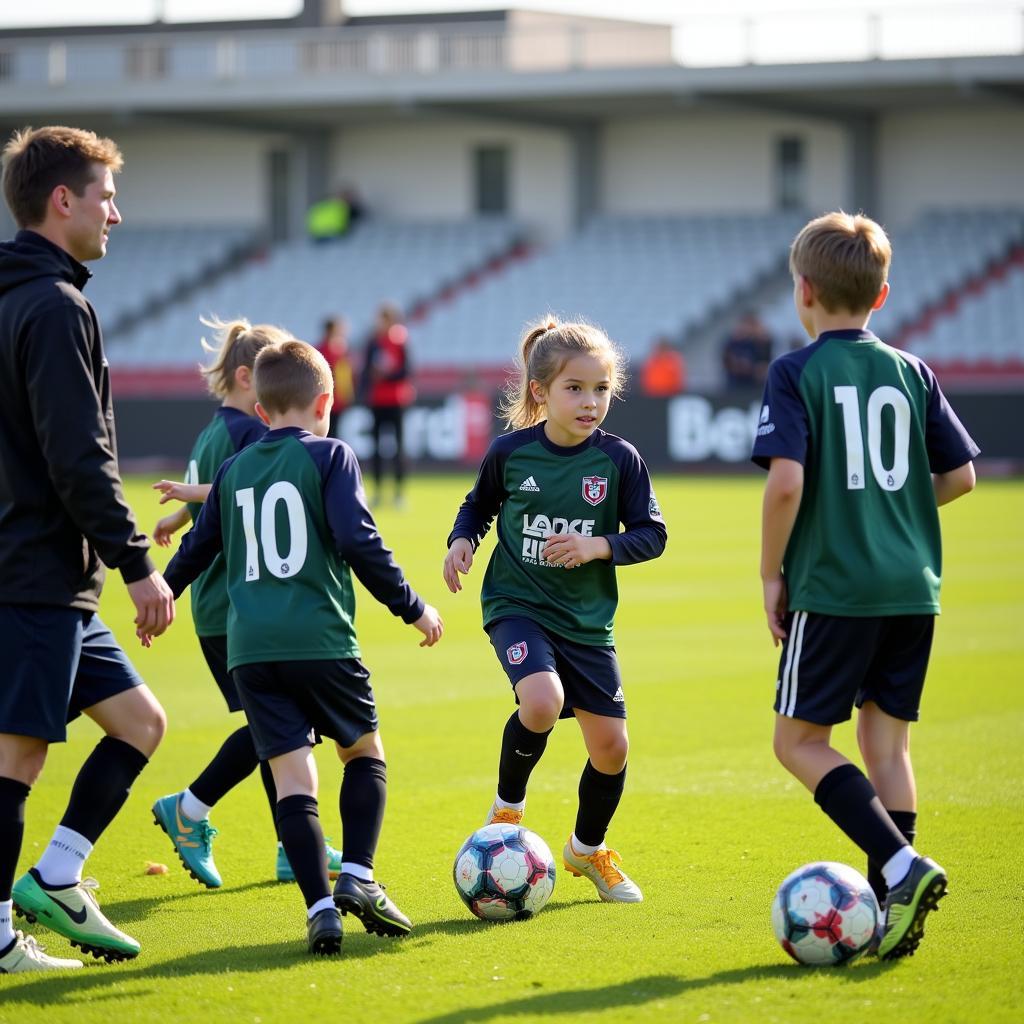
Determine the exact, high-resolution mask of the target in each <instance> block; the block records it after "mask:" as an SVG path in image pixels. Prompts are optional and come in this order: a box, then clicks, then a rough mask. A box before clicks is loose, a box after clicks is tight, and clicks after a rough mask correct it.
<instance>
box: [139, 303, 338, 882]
mask: <svg viewBox="0 0 1024 1024" xmlns="http://www.w3.org/2000/svg"><path fill="white" fill-rule="evenodd" d="M203 323H204V324H206V326H207V327H211V328H213V331H214V338H215V339H216V342H217V344H216V345H215V346H214V345H209V344H208V343H207V342H206V340H205V339H203V347H204V348H205V349H206V350H207V351H208V352H212V353H213V354H214V356H215V358H214V360H213V362H212V363H211V364H210V365H209V366H205V367H202V368H201V373H202V374H203V376H204V377H205V378H206V384H207V387H208V388H209V391H210V393H211V394H212V395H214V396H215V397H217V398H219V399H221V405H220V407H219V408H218V409H217V411H216V412H215V413H214V414H213V419H212V420H211V421H210V423H209V424H208V425H207V426H206V427H205V428H204V429H203V431H202V433H200V435H199V437H198V438H196V443H195V444H194V445H193V446H192V453H191V455H190V456H189V461H188V473H187V474H186V481H185V482H184V483H179V482H177V481H172V480H160V481H159V482H158V483H156V484H154V485H153V486H154V488H155V489H156V490H159V491H161V492H162V493H163V497H162V498H161V499H160V503H161V504H163V503H164V502H166V501H170V500H172V499H178V500H180V501H183V502H187V504H183V505H182V506H181V507H180V508H179V509H178V510H177V511H175V512H172V513H170V515H166V516H164V517H163V518H162V519H160V521H159V522H158V523H157V524H156V526H155V527H154V529H153V539H154V540H155V541H156V543H157V544H160V545H162V546H163V547H167V546H169V545H170V543H171V536H172V535H173V534H174V533H175V532H176V531H177V530H180V529H181V528H182V527H184V526H186V525H187V524H189V523H191V522H194V521H195V520H196V519H197V518H198V516H199V512H200V509H202V507H203V502H204V501H205V500H206V496H207V494H209V493H210V482H211V481H212V480H213V477H214V474H215V473H216V472H217V470H218V469H220V467H221V464H222V463H223V462H224V461H225V460H226V459H228V458H230V457H231V456H232V455H234V454H235V453H236V452H240V451H241V450H242V449H243V448H245V447H247V446H248V445H250V444H252V443H253V442H254V441H258V440H259V439H260V438H261V437H262V436H263V435H264V434H265V433H266V432H267V426H266V424H265V423H264V422H263V421H262V420H261V419H260V418H259V417H258V416H257V415H256V388H255V384H254V382H253V375H252V371H253V364H254V363H255V361H256V356H257V355H259V353H260V351H261V350H262V349H263V348H265V347H266V346H267V345H271V344H277V343H280V342H282V341H287V340H288V339H289V338H290V337H291V335H289V334H288V333H287V332H286V331H283V330H281V328H279V327H273V326H271V325H270V324H256V325H255V326H254V325H252V324H250V323H249V322H248V321H247V320H242V319H238V320H231V321H227V322H225V321H221V320H218V319H216V318H214V319H211V320H203ZM190 596H191V598H192V623H193V625H194V627H195V631H196V635H197V637H198V638H199V646H200V648H201V650H202V652H203V657H204V658H205V660H206V664H207V666H208V667H209V669H210V674H211V675H212V676H213V678H214V681H215V682H216V684H217V687H218V689H219V690H220V692H221V695H222V696H223V697H224V700H225V702H226V703H227V706H228V711H231V712H234V711H241V710H242V699H241V697H239V695H238V688H237V687H236V686H235V684H234V682H233V681H232V679H231V675H230V673H229V672H228V660H227V659H228V638H227V620H228V590H227V579H226V576H225V571H224V559H223V557H218V558H215V559H214V562H213V564H212V565H211V566H210V568H209V569H207V570H206V571H205V572H203V573H202V575H200V576H199V578H198V579H197V580H195V582H194V583H193V584H192V586H191V588H190ZM257 765H259V769H260V777H261V779H262V782H263V789H264V791H265V792H266V795H267V800H268V801H269V803H270V813H271V816H273V814H274V809H275V808H276V806H277V793H276V792H275V790H274V779H273V776H272V775H271V773H270V767H269V765H267V763H266V762H265V761H260V760H259V759H258V758H257V757H256V748H255V746H254V745H253V739H252V732H251V730H250V729H249V727H248V725H243V726H242V727H241V728H239V729H236V730H235V731H234V732H232V733H231V735H230V736H228V737H227V739H226V740H225V741H224V742H223V744H221V747H220V749H219V750H218V751H217V753H216V754H215V755H214V757H213V759H212V760H211V761H210V762H209V764H207V765H206V766H205V767H204V768H203V770H202V771H201V772H200V773H199V775H198V776H197V777H196V779H195V781H193V782H192V783H191V784H190V785H189V786H188V787H186V788H185V789H184V790H182V791H181V792H178V793H169V794H168V795H167V796H163V797H160V799H159V800H157V801H156V802H155V803H154V804H153V820H154V821H155V822H156V824H157V825H158V826H159V827H160V828H162V829H163V830H164V832H166V833H167V835H168V836H169V837H170V840H171V842H172V843H173V844H174V850H175V853H177V855H178V857H179V858H180V860H181V862H182V864H183V865H184V867H185V869H186V870H187V871H188V873H189V874H190V875H191V876H192V877H193V878H194V879H195V880H196V881H197V882H199V883H200V884H201V885H205V886H206V887H207V888H208V889H218V888H220V886H221V884H222V881H221V876H220V872H219V871H218V870H217V865H216V864H215V863H214V859H213V837H214V836H216V835H217V829H215V828H214V827H213V826H212V825H211V824H210V811H211V810H212V809H213V807H214V806H215V805H216V804H217V803H218V802H219V801H220V799H221V798H222V797H223V796H225V795H226V794H227V793H228V792H230V791H231V790H232V789H234V787H235V786H237V785H238V784H239V783H240V782H242V781H243V779H246V778H248V777H249V776H250V775H251V774H252V773H253V771H254V770H255V769H256V766H257ZM325 854H326V856H327V865H328V873H329V874H330V876H331V877H332V878H337V876H338V873H339V872H340V870H341V853H340V852H339V851H338V850H335V849H334V848H333V847H332V846H331V845H330V842H329V841H328V843H327V844H326V848H325ZM276 874H277V879H278V881H281V882H287V881H294V880H295V874H294V872H293V871H292V869H291V865H290V864H289V863H288V858H287V857H286V856H285V852H284V847H283V846H282V845H281V842H280V840H278V842H277V864H276Z"/></svg>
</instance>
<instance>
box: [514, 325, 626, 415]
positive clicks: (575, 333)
mask: <svg viewBox="0 0 1024 1024" xmlns="http://www.w3.org/2000/svg"><path fill="white" fill-rule="evenodd" d="M583 355H586V356H594V357H596V358H597V359H600V360H603V361H604V363H605V365H606V366H607V367H608V377H609V379H610V380H611V392H612V397H613V398H617V397H619V395H621V394H622V389H623V386H624V385H625V381H626V375H625V370H624V368H623V363H624V360H623V356H622V353H621V352H620V351H619V349H618V348H616V346H615V345H614V344H612V342H611V340H610V339H609V337H608V335H607V334H605V333H604V331H602V330H601V329H600V328H599V327H594V326H593V324H588V323H580V322H573V323H563V322H561V321H559V320H557V319H556V318H555V317H553V316H546V317H544V319H543V320H540V321H538V322H537V323H536V324H534V325H532V326H531V327H529V328H528V329H527V331H526V334H525V335H523V340H522V341H521V342H520V344H519V359H518V370H519V372H518V374H517V376H516V378H515V379H513V380H512V381H510V382H509V385H508V387H507V388H506V390H505V395H504V397H503V399H502V402H501V406H500V410H499V411H500V412H501V415H502V416H503V417H504V418H505V423H506V425H507V426H509V427H512V428H515V429H518V428H521V427H532V426H534V425H535V424H537V423H540V421H541V420H542V419H543V418H544V407H543V405H541V404H540V403H539V402H538V401H537V400H536V399H535V398H534V397H533V392H532V391H531V390H530V381H531V380H535V381H537V382H538V383H539V384H542V385H543V386H544V387H545V388H547V387H550V386H551V383H552V381H554V379H555V378H556V377H557V376H558V375H559V374H560V373H561V372H562V370H563V368H564V367H565V364H566V363H567V362H569V360H570V359H572V358H573V357H574V356H583Z"/></svg>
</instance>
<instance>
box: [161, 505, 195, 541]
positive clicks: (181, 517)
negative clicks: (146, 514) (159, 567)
mask: <svg viewBox="0 0 1024 1024" xmlns="http://www.w3.org/2000/svg"><path fill="white" fill-rule="evenodd" d="M191 519H192V516H191V515H190V514H189V511H188V506H187V505H182V506H181V508H179V509H177V510H176V511H174V512H171V513H170V515H166V516H164V517H163V518H162V519H159V520H157V524H156V526H154V527H153V540H154V542H155V543H157V544H159V545H160V547H162V548H167V547H170V546H171V537H172V536H173V535H174V534H175V533H177V532H178V530H180V529H181V528H182V527H183V526H187V525H188V523H189V522H190V521H191Z"/></svg>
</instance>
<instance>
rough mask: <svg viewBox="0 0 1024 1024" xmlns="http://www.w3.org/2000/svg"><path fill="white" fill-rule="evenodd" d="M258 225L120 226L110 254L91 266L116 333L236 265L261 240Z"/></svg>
mask: <svg viewBox="0 0 1024 1024" xmlns="http://www.w3.org/2000/svg"><path fill="white" fill-rule="evenodd" d="M255 239H256V231H255V230H254V229H252V228H224V227H216V228H212V227H199V226H195V225H173V226H166V227H152V228H120V227H119V228H115V229H114V235H113V237H112V240H111V243H110V246H109V248H108V250H107V255H106V256H105V257H104V258H103V259H102V260H99V261H97V262H95V263H93V264H91V265H90V270H91V271H92V274H93V277H92V280H91V281H90V282H89V286H88V295H89V298H90V300H91V301H92V303H93V305H94V306H95V307H96V309H97V311H98V312H99V314H100V317H101V319H102V322H103V324H104V327H105V330H106V333H107V335H108V336H109V337H111V338H114V337H116V336H117V334H118V333H119V332H120V331H124V330H126V329H127V328H128V327H129V326H130V325H131V324H132V323H133V322H135V321H137V320H138V319H139V318H141V317H143V316H149V315H151V314H152V312H153V311H154V310H155V309H159V308H160V307H161V306H162V305H164V304H166V303H167V302H170V301H173V300H174V299H175V297H177V296H179V295H181V294H182V293H184V292H186V291H187V290H189V289H191V288H194V287H195V286H196V285H198V284H199V283H200V282H203V281H207V280H209V279H210V277H212V276H214V275H216V274H217V273H220V272H223V271H225V270H227V269H229V268H230V267H232V266H234V265H235V264H236V262H237V261H238V260H239V259H240V258H241V257H242V256H243V255H244V254H246V253H247V252H250V251H251V250H252V247H253V245H254V243H255Z"/></svg>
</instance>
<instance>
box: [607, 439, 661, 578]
mask: <svg viewBox="0 0 1024 1024" xmlns="http://www.w3.org/2000/svg"><path fill="white" fill-rule="evenodd" d="M607 440H608V441H610V442H612V444H611V445H608V446H605V444H602V449H603V450H604V451H605V452H606V453H607V454H608V455H609V456H610V457H611V459H612V460H613V461H614V462H615V464H616V466H617V467H618V470H619V493H618V503H619V510H618V516H619V522H620V523H622V525H623V527H624V530H623V532H622V533H612V534H606V535H605V539H606V540H607V541H608V543H609V545H611V549H612V564H613V565H635V564H636V563H637V562H649V561H650V560H651V559H652V558H657V557H658V556H659V555H660V554H661V553H662V552H663V551H664V550H665V544H666V543H667V541H668V530H667V529H666V528H665V519H664V517H663V516H662V514H661V509H660V508H659V506H658V499H657V498H656V497H655V494H654V485H653V484H652V483H651V474H650V473H649V472H648V471H647V466H646V465H645V464H644V460H643V459H642V458H640V453H639V452H638V451H637V450H636V449H635V448H634V447H633V446H632V445H631V444H629V443H628V442H626V441H623V440H622V439H621V438H618V437H614V436H612V435H607Z"/></svg>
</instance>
